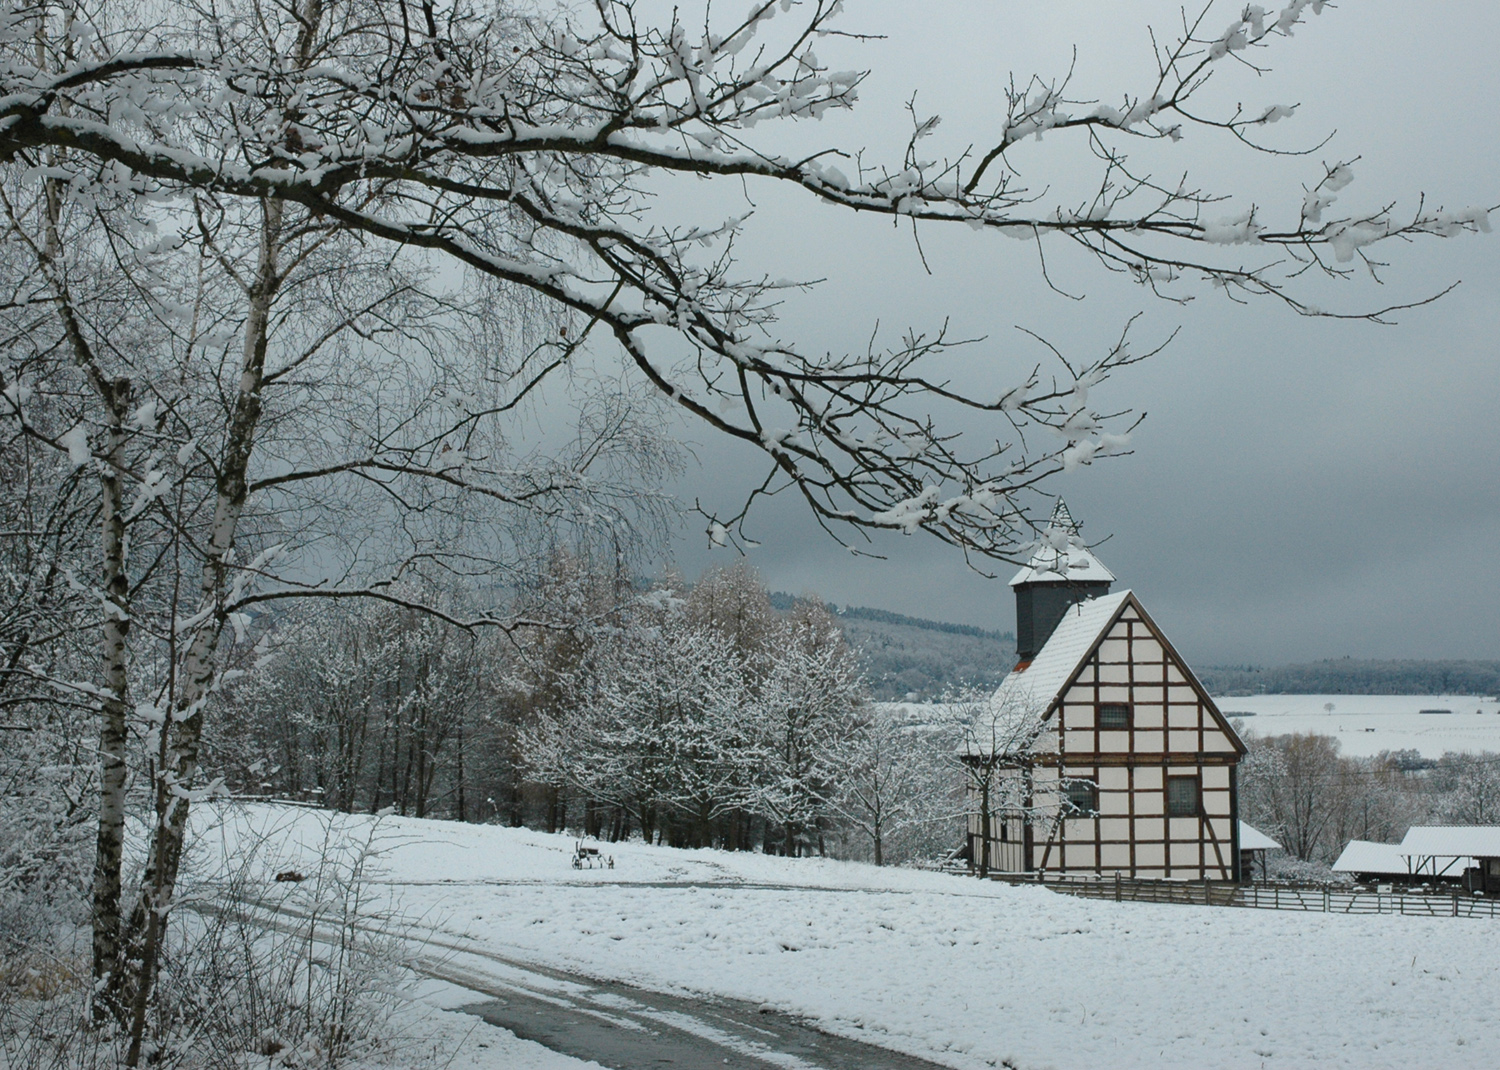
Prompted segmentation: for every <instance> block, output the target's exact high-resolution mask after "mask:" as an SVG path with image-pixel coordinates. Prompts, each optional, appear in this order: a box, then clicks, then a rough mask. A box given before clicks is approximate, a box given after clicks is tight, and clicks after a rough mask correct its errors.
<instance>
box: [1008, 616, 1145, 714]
mask: <svg viewBox="0 0 1500 1070" xmlns="http://www.w3.org/2000/svg"><path fill="white" fill-rule="evenodd" d="M1129 597H1130V592H1129V591H1128V590H1126V591H1118V592H1116V593H1115V594H1107V595H1105V596H1104V597H1103V598H1091V599H1089V600H1088V601H1085V602H1079V603H1078V604H1077V605H1075V606H1070V607H1069V608H1068V611H1067V612H1066V613H1064V614H1063V619H1062V620H1061V621H1059V622H1058V625H1057V627H1056V628H1055V629H1053V632H1052V634H1051V635H1050V636H1049V637H1048V638H1047V641H1046V643H1044V644H1042V649H1041V650H1039V651H1038V652H1037V655H1036V657H1034V658H1032V659H1031V661H1030V662H1023V663H1022V664H1021V665H1018V666H1016V667H1015V668H1014V669H1012V670H1011V671H1010V674H1009V675H1008V676H1006V678H1005V679H1004V680H1002V681H1001V683H1000V689H999V690H998V691H996V692H995V697H994V699H993V702H994V704H995V706H996V707H997V708H1000V709H1022V708H1032V709H1036V710H1037V711H1038V712H1040V711H1041V710H1044V709H1046V708H1047V707H1048V706H1050V705H1052V702H1053V700H1054V699H1055V698H1057V694H1058V692H1059V691H1061V690H1062V689H1063V687H1064V686H1065V685H1066V684H1067V682H1068V680H1069V679H1070V678H1071V677H1072V676H1073V674H1074V673H1075V672H1076V671H1077V669H1078V666H1079V664H1080V663H1081V662H1082V661H1083V659H1084V658H1086V657H1088V655H1089V651H1091V650H1093V649H1094V644H1095V642H1097V640H1098V639H1099V636H1100V635H1101V634H1102V633H1103V632H1104V630H1105V629H1106V628H1108V627H1109V626H1110V625H1111V624H1112V623H1114V619H1115V617H1116V616H1117V615H1118V614H1119V612H1120V609H1121V607H1123V606H1124V605H1125V600H1126V599H1127V598H1129Z"/></svg>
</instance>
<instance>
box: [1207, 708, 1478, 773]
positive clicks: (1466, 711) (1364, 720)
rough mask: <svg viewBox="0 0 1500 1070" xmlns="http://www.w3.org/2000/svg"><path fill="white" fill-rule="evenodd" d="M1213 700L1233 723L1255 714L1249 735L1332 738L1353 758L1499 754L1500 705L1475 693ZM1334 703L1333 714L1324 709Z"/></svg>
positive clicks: (1249, 721)
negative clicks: (1402, 753)
mask: <svg viewBox="0 0 1500 1070" xmlns="http://www.w3.org/2000/svg"><path fill="white" fill-rule="evenodd" d="M1214 701H1215V702H1217V703H1218V704H1219V709H1220V710H1222V711H1223V712H1224V714H1225V716H1227V717H1229V718H1230V719H1233V718H1234V716H1235V713H1236V712H1245V713H1253V714H1254V715H1255V716H1253V717H1246V718H1245V719H1244V724H1245V729H1246V731H1249V732H1255V733H1256V734H1257V735H1262V736H1279V735H1283V734H1285V733H1288V732H1317V733H1320V734H1322V735H1325V736H1334V737H1335V738H1337V739H1338V741H1339V743H1340V744H1341V745H1342V747H1341V749H1342V751H1343V753H1345V754H1348V755H1352V756H1355V757H1369V756H1371V755H1375V754H1379V753H1380V752H1381V751H1383V750H1404V749H1407V748H1411V749H1415V750H1418V751H1421V752H1422V756H1423V757H1424V758H1440V757H1442V756H1443V753H1444V752H1445V751H1485V750H1488V751H1500V702H1497V701H1496V700H1495V699H1494V698H1482V697H1480V696H1477V695H1252V696H1249V697H1247V698H1215V699H1214ZM1330 703H1332V705H1333V710H1332V711H1329V710H1328V709H1327V708H1326V707H1327V706H1328V704H1330ZM1422 710H1450V711H1452V712H1451V713H1447V714H1431V713H1422V712H1420V711H1422Z"/></svg>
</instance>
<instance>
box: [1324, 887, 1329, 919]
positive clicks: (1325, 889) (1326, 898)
mask: <svg viewBox="0 0 1500 1070" xmlns="http://www.w3.org/2000/svg"><path fill="white" fill-rule="evenodd" d="M1323 913H1324V914H1327V913H1328V889H1327V888H1324V889H1323Z"/></svg>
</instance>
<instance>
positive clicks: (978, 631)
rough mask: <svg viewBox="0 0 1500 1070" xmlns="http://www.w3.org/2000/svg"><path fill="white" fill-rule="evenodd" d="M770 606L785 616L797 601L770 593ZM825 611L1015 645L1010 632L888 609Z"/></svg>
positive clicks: (831, 608)
mask: <svg viewBox="0 0 1500 1070" xmlns="http://www.w3.org/2000/svg"><path fill="white" fill-rule="evenodd" d="M770 597H771V606H772V607H773V608H774V609H776V610H778V611H779V612H782V613H785V612H787V611H788V610H790V609H791V608H792V605H793V604H794V603H795V602H797V601H798V599H797V596H796V595H791V594H787V593H786V592H785V591H772V592H771V596H770ZM827 608H828V611H829V612H830V613H832V614H834V615H835V616H839V617H848V618H850V619H853V620H873V621H878V622H879V623H881V624H902V625H905V626H906V627H908V628H921V629H923V630H924V631H929V632H947V633H948V634H950V635H970V636H973V637H974V638H975V639H997V640H1007V639H1008V640H1010V641H1011V642H1015V639H1016V637H1015V635H1014V634H1013V633H1011V632H990V631H985V630H984V629H983V628H976V627H975V626H974V625H972V624H949V623H948V622H947V621H942V620H927V619H926V618H924V617H908V616H907V615H906V614H905V613H892V612H891V611H890V610H888V609H871V608H870V607H869V606H844V607H843V608H840V607H838V606H836V605H834V604H833V603H832V602H830V603H828V605H827Z"/></svg>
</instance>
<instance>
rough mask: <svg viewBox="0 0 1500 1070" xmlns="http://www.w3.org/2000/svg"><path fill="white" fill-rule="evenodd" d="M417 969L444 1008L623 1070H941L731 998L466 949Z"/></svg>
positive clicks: (428, 960) (449, 945) (426, 960)
mask: <svg viewBox="0 0 1500 1070" xmlns="http://www.w3.org/2000/svg"><path fill="white" fill-rule="evenodd" d="M441 943H442V946H444V947H447V948H450V949H456V948H459V947H461V946H462V945H459V944H454V943H451V942H446V941H445V942H441ZM429 946H431V945H429ZM419 969H421V971H422V972H423V973H425V974H427V976H429V977H432V978H437V979H439V980H442V981H445V982H448V983H450V984H452V985H454V986H457V987H456V988H454V989H451V990H448V991H447V992H445V993H444V994H443V999H442V1002H443V1003H444V1004H445V1005H447V1006H449V1007H451V1008H454V1009H457V1010H461V1011H463V1012H465V1013H467V1014H472V1015H476V1016H478V1017H480V1018H482V1019H483V1020H484V1021H485V1022H487V1023H489V1024H490V1025H494V1026H499V1027H500V1028H503V1029H506V1030H508V1031H509V1032H511V1033H514V1034H515V1035H516V1036H518V1037H520V1038H521V1039H523V1040H529V1041H534V1042H536V1043H538V1044H541V1045H542V1046H544V1047H547V1048H550V1049H552V1050H553V1051H556V1052H560V1053H562V1054H564V1055H568V1056H572V1057H574V1058H577V1059H583V1060H588V1061H592V1062H597V1063H599V1064H600V1065H601V1066H606V1067H617V1068H620V1070H633V1068H635V1067H647V1066H656V1065H669V1066H673V1067H679V1068H682V1070H724V1068H728V1070H767V1068H768V1067H771V1068H780V1070H941V1067H940V1066H939V1065H938V1064H935V1063H931V1062H927V1061H925V1060H922V1059H916V1058H913V1057H911V1056H909V1055H900V1054H897V1053H895V1052H890V1051H886V1050H884V1049H882V1048H877V1047H873V1046H871V1045H869V1044H862V1043H860V1042H858V1041H854V1040H849V1039H846V1038H843V1037H838V1036H833V1035H830V1034H827V1033H824V1032H821V1031H819V1030H817V1029H815V1028H813V1027H812V1026H810V1025H808V1024H807V1023H805V1022H803V1021H801V1020H799V1019H796V1018H792V1017H788V1016H786V1015H781V1014H776V1013H774V1012H773V1011H772V1010H771V1009H770V1008H769V1007H764V1006H756V1005H754V1004H750V1003H743V1002H740V1001H736V1000H726V999H706V998H703V997H697V998H689V997H684V996H672V995H665V994H663V993H658V992H651V991H647V990H645V989H640V988H636V987H633V986H630V985H622V984H618V983H609V982H601V981H597V980H593V979H590V978H586V977H581V976H577V975H570V974H566V973H563V972H561V971H558V970H550V969H546V968H542V967H536V966H527V965H523V964H520V963H516V962H512V961H509V960H506V959H503V958H501V957H499V956H496V955H493V954H488V953H477V952H473V951H463V950H455V951H453V953H451V954H449V955H447V956H445V957H443V958H441V959H438V960H434V959H432V958H431V957H430V956H424V961H423V962H422V963H420V964H419Z"/></svg>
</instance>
